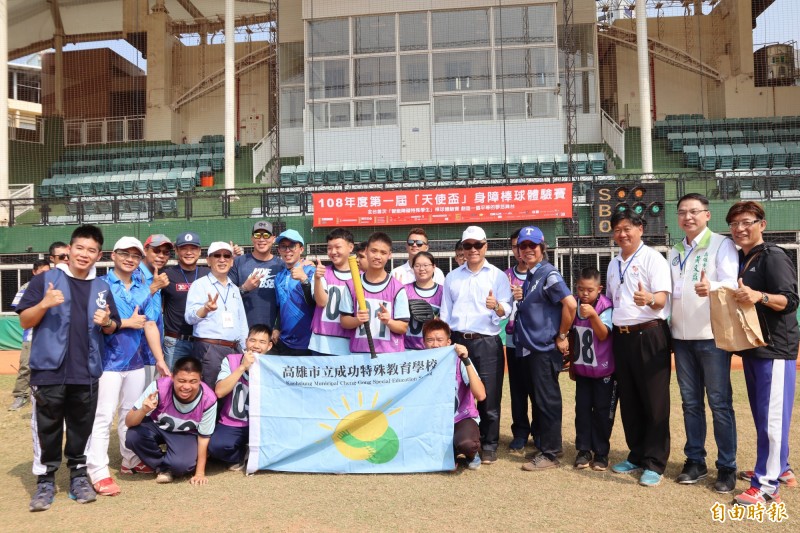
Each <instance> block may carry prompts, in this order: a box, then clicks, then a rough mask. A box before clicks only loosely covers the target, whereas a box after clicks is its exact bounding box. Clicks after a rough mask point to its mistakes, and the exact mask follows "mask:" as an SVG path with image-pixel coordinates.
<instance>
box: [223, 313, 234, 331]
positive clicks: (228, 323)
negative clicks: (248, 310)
mask: <svg viewBox="0 0 800 533" xmlns="http://www.w3.org/2000/svg"><path fill="white" fill-rule="evenodd" d="M222 327H223V328H226V329H230V328H233V313H231V312H230V311H223V312H222Z"/></svg>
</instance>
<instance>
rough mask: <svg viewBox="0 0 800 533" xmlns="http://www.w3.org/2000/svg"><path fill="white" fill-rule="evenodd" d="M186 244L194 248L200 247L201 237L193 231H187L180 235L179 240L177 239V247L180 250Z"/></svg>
mask: <svg viewBox="0 0 800 533" xmlns="http://www.w3.org/2000/svg"><path fill="white" fill-rule="evenodd" d="M184 244H193V245H194V246H200V235H198V234H197V233H194V232H193V231H187V232H186V233H181V234H180V235H178V238H177V239H175V246H176V247H177V248H180V247H181V246H183V245H184Z"/></svg>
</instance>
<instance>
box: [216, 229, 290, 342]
mask: <svg viewBox="0 0 800 533" xmlns="http://www.w3.org/2000/svg"><path fill="white" fill-rule="evenodd" d="M272 231H273V230H272V224H271V223H269V222H267V221H265V220H262V221H260V222H256V223H255V224H254V225H253V231H252V234H251V236H250V239H251V242H252V243H253V251H252V252H250V253H247V254H244V255H240V256H237V257H236V259H235V261H234V262H233V267H232V268H231V271H230V273H228V277H230V278H231V281H232V282H233V284H234V285H236V286H237V287H239V292H240V293H241V295H242V301H243V302H244V310H245V312H246V313H247V320H248V322H249V323H251V324H268V325H269V326H270V327H272V326H273V325H274V324H275V318H276V317H277V316H278V303H277V300H276V295H275V276H277V275H278V272H280V271H282V270H283V269H284V266H283V261H281V259H280V258H279V257H276V256H275V255H274V254H273V253H272V246H273V244H275V235H274V234H273V232H272Z"/></svg>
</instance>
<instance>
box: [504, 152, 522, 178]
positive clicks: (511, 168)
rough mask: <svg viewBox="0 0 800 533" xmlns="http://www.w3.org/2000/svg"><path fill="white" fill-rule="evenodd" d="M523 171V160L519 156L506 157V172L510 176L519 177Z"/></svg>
mask: <svg viewBox="0 0 800 533" xmlns="http://www.w3.org/2000/svg"><path fill="white" fill-rule="evenodd" d="M521 172H522V162H521V161H520V158H519V157H516V156H509V157H507V158H506V168H505V174H506V176H507V177H509V178H518V177H519V175H520V173H521Z"/></svg>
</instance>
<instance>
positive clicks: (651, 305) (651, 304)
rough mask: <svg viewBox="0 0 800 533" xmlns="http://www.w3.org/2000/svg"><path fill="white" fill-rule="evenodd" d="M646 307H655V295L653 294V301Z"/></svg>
mask: <svg viewBox="0 0 800 533" xmlns="http://www.w3.org/2000/svg"><path fill="white" fill-rule="evenodd" d="M647 305H649V306H650V307H653V306H654V305H656V295H655V294H653V299H652V300H650V303H649V304H647Z"/></svg>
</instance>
